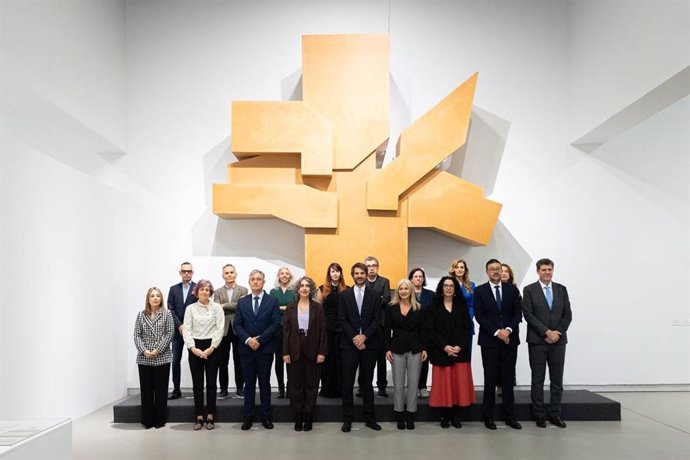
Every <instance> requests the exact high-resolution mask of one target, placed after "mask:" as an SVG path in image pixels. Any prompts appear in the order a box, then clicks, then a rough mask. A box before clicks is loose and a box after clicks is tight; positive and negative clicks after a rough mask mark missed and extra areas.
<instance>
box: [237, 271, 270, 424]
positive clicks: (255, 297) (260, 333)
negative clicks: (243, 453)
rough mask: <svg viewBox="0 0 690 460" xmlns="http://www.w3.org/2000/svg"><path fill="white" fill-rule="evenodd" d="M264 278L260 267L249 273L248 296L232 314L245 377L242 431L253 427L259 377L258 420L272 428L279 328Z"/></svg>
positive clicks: (242, 299) (241, 300) (243, 298)
mask: <svg viewBox="0 0 690 460" xmlns="http://www.w3.org/2000/svg"><path fill="white" fill-rule="evenodd" d="M265 281H266V277H265V275H264V273H263V272H262V271H260V270H252V272H251V273H250V274H249V289H251V293H250V295H246V296H244V297H242V298H241V299H240V301H239V303H238V304H237V312H236V313H235V323H234V326H235V334H237V337H238V338H239V342H240V362H241V363H242V375H243V376H244V421H243V423H242V430H244V431H246V430H248V429H250V428H251V427H252V423H253V418H254V399H255V396H256V379H257V376H258V378H259V397H260V399H261V423H262V424H263V426H264V428H266V429H267V430H271V429H273V420H272V418H273V417H272V411H271V366H272V364H273V355H274V353H275V351H276V343H275V335H276V333H277V332H278V329H280V327H281V324H280V320H281V316H280V309H279V307H278V299H276V298H275V297H273V296H272V295H269V294H266V291H264V283H265Z"/></svg>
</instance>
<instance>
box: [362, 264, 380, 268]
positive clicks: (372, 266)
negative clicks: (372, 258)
mask: <svg viewBox="0 0 690 460" xmlns="http://www.w3.org/2000/svg"><path fill="white" fill-rule="evenodd" d="M378 266H379V264H369V265H365V267H367V268H374V267H378Z"/></svg>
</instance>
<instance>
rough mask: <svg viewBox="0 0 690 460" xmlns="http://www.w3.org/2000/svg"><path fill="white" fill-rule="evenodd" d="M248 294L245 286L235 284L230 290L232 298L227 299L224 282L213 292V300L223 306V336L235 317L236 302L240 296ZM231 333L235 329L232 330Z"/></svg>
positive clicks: (226, 333)
mask: <svg viewBox="0 0 690 460" xmlns="http://www.w3.org/2000/svg"><path fill="white" fill-rule="evenodd" d="M247 294H249V291H248V290H247V288H246V287H244V286H240V285H237V284H235V288H234V289H233V290H232V299H228V290H227V289H226V287H225V284H223V286H221V287H220V288H218V289H217V290H216V291H215V292H214V293H213V301H214V302H216V303H217V304H219V305H220V306H221V307H223V313H224V314H225V326H224V328H223V337H225V336H226V335H228V331H229V330H230V328H231V327H232V323H233V321H234V319H235V312H236V311H237V302H239V301H240V298H242V297H244V296H246V295H247ZM232 331H233V333H234V332H235V329H233V330H232Z"/></svg>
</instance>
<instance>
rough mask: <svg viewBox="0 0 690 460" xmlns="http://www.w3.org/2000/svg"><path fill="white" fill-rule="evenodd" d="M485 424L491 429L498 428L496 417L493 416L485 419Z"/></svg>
mask: <svg viewBox="0 0 690 460" xmlns="http://www.w3.org/2000/svg"><path fill="white" fill-rule="evenodd" d="M484 426H485V427H487V428H488V429H490V430H495V429H496V424H495V423H494V419H492V418H487V419H484Z"/></svg>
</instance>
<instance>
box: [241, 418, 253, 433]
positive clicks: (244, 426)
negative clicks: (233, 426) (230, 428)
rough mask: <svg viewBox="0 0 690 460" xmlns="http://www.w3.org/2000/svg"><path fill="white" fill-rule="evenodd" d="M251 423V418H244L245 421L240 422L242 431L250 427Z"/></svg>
mask: <svg viewBox="0 0 690 460" xmlns="http://www.w3.org/2000/svg"><path fill="white" fill-rule="evenodd" d="M252 425H253V423H252V421H251V420H246V421H244V422H242V431H247V430H249V429H251V427H252Z"/></svg>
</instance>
